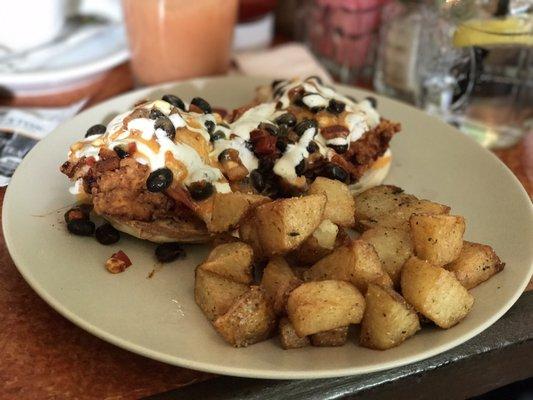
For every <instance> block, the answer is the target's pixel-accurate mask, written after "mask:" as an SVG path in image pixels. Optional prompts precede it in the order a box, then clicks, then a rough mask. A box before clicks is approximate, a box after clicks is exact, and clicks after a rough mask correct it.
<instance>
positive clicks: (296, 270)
mask: <svg viewBox="0 0 533 400" xmlns="http://www.w3.org/2000/svg"><path fill="white" fill-rule="evenodd" d="M291 269H292V272H293V273H294V275H296V277H297V278H298V279H300V280H301V281H304V275H305V273H306V271H307V270H308V269H309V268H308V267H299V266H296V267H291Z"/></svg>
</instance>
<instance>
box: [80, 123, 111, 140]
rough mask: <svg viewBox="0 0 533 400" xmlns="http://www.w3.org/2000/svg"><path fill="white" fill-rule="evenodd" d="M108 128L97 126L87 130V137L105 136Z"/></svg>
mask: <svg viewBox="0 0 533 400" xmlns="http://www.w3.org/2000/svg"><path fill="white" fill-rule="evenodd" d="M106 130H107V128H106V127H105V125H102V124H97V125H93V126H91V127H90V128H89V129H87V133H85V137H89V136H93V135H103V134H104V133H105V131H106Z"/></svg>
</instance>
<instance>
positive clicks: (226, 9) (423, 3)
mask: <svg viewBox="0 0 533 400" xmlns="http://www.w3.org/2000/svg"><path fill="white" fill-rule="evenodd" d="M220 74H244V75H259V76H268V77H272V78H291V77H295V76H302V77H305V76H308V75H319V76H321V77H322V78H323V79H325V80H326V81H333V82H338V83H343V84H347V85H356V86H360V87H364V88H366V89H370V90H374V91H376V92H377V93H380V94H384V95H386V96H389V97H393V98H397V99H398V100H400V101H404V102H408V103H411V104H413V105H415V106H416V107H419V108H420V109H422V110H424V111H425V112H427V113H430V114H432V115H435V116H436V117H437V118H441V119H443V120H444V121H446V122H448V123H450V124H452V125H454V126H456V127H457V128H459V129H460V130H461V131H463V132H464V133H465V134H467V135H470V136H471V137H472V138H474V139H475V140H477V141H478V142H479V143H480V145H482V146H485V147H488V148H491V149H499V148H512V147H513V146H516V145H517V144H518V143H523V142H525V141H527V142H528V143H529V144H528V145H527V146H526V147H527V148H528V149H531V147H532V146H533V144H531V142H532V140H531V139H530V138H531V137H532V132H533V0H279V1H276V0H240V1H239V0H195V1H187V0H143V1H140V0H122V1H121V0H25V1H18V2H5V3H3V5H2V12H1V13H0V175H1V178H2V180H0V184H2V185H5V184H7V182H8V181H9V177H10V176H11V174H12V173H13V171H14V169H15V168H16V166H17V165H18V163H19V162H20V160H21V158H22V157H23V156H24V155H25V154H26V153H27V152H28V151H29V149H30V148H31V147H32V146H33V145H34V143H35V142H36V141H37V140H39V139H40V138H42V137H43V136H45V135H46V134H48V133H49V132H50V131H51V130H53V129H54V127H55V126H57V124H59V123H60V122H62V121H63V120H65V119H68V118H70V117H71V116H72V115H74V114H75V113H77V112H78V111H80V110H81V109H82V108H84V107H87V106H89V105H92V104H95V103H97V102H99V101H102V100H104V99H106V98H109V97H112V96H115V95H118V94H120V93H122V92H125V91H128V90H131V89H133V88H135V87H140V86H145V85H152V84H157V83H160V82H167V81H175V80H182V79H190V78H194V77H201V76H209V75H220ZM428 128H429V129H430V127H428ZM527 151H528V152H530V151H531V150H527ZM529 167H531V169H533V166H531V165H530V164H529ZM529 167H526V174H533V172H532V171H531V169H530V168H529ZM528 170H529V172H528ZM528 176H529V175H528ZM529 179H531V178H529Z"/></svg>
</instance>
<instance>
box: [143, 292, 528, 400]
mask: <svg viewBox="0 0 533 400" xmlns="http://www.w3.org/2000/svg"><path fill="white" fill-rule="evenodd" d="M532 376H533V292H526V293H524V294H523V295H522V296H521V297H520V298H519V300H518V301H517V302H516V304H515V305H514V306H513V307H512V308H511V309H510V310H509V311H508V312H507V313H506V314H505V315H504V316H503V317H502V318H501V319H499V320H498V321H497V322H496V323H494V324H493V325H492V326H491V327H490V328H488V329H487V330H485V331H484V332H482V333H481V334H479V335H477V336H475V337H474V338H472V339H471V340H469V341H468V342H466V343H463V344H462V345H460V346H458V347H456V348H454V349H452V350H449V351H447V352H444V353H442V354H439V355H437V356H435V357H431V358H429V359H427V360H423V361H420V362H417V363H413V364H409V365H406V366H403V367H399V368H394V369H391V370H387V371H383V372H378V373H373V374H368V375H360V376H348V377H342V378H331V379H317V380H262V379H246V378H235V377H218V378H215V379H211V380H208V381H206V382H202V383H198V384H193V385H190V386H187V387H184V388H181V389H177V390H172V391H169V392H166V393H161V394H157V395H154V396H151V397H148V398H147V399H150V400H170V399H173V400H174V399H175V400H179V399H203V400H211V399H217V400H226V399H237V400H259V399H262V400H263V399H291V400H300V399H302V400H304V399H306V400H312V399H321V400H324V399H350V398H357V399H391V398H394V399H395V400H402V399H409V400H415V399H432V400H439V399H446V400H450V399H465V398H467V397H471V396H475V395H479V394H482V393H485V392H487V391H490V390H493V389H496V388H499V387H502V386H504V385H507V384H509V383H512V382H516V381H519V380H523V379H526V378H529V377H532Z"/></svg>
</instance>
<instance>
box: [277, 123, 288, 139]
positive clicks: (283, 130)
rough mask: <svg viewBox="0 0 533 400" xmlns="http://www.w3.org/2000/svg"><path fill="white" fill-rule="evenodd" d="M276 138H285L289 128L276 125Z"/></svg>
mask: <svg viewBox="0 0 533 400" xmlns="http://www.w3.org/2000/svg"><path fill="white" fill-rule="evenodd" d="M278 128H279V129H278V136H279V137H285V136H287V134H288V133H289V127H288V126H287V125H278Z"/></svg>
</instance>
